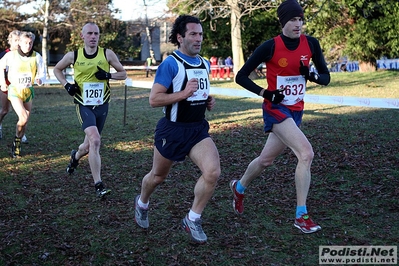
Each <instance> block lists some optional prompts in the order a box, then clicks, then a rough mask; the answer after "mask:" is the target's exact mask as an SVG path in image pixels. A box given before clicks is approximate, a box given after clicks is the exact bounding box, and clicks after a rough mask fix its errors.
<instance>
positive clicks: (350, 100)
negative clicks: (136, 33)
mask: <svg viewBox="0 0 399 266" xmlns="http://www.w3.org/2000/svg"><path fill="white" fill-rule="evenodd" d="M126 86H129V87H136V88H147V89H151V87H152V82H150V81H132V80H129V79H127V80H126ZM211 94H215V95H224V96H233V97H246V98H260V96H258V95H256V94H254V93H252V92H250V91H248V90H238V89H232V88H219V87H211ZM304 101H305V103H315V104H334V105H348V106H361V107H373V108H392V109H399V99H394V98H365V97H349V96H326V95H315V94H306V95H305V99H304Z"/></svg>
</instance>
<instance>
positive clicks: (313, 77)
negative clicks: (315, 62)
mask: <svg viewBox="0 0 399 266" xmlns="http://www.w3.org/2000/svg"><path fill="white" fill-rule="evenodd" d="M299 62H300V64H301V66H300V67H299V72H300V73H301V75H302V76H303V77H304V78H305V79H306V80H309V81H313V82H316V81H317V80H318V79H319V75H318V74H317V73H315V72H310V71H309V67H307V66H305V65H304V64H303V62H302V60H301V61H299Z"/></svg>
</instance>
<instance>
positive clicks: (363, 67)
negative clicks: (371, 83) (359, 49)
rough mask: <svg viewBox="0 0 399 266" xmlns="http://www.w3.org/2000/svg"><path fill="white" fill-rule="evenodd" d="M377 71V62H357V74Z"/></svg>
mask: <svg viewBox="0 0 399 266" xmlns="http://www.w3.org/2000/svg"><path fill="white" fill-rule="evenodd" d="M374 71H377V62H363V61H360V62H359V72H374Z"/></svg>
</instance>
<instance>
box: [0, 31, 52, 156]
mask: <svg viewBox="0 0 399 266" xmlns="http://www.w3.org/2000/svg"><path fill="white" fill-rule="evenodd" d="M34 41H35V34H33V33H32V32H25V31H23V32H21V33H20V36H19V40H18V48H17V50H13V51H10V52H8V53H6V54H5V55H4V57H3V58H2V59H1V60H0V69H6V68H7V76H8V82H9V85H7V82H6V78H5V72H4V71H0V82H1V83H0V85H1V90H2V91H7V89H8V100H9V101H10V102H11V105H12V107H13V109H14V111H15V113H16V114H17V116H18V122H17V125H16V128H15V137H14V141H13V143H12V148H11V155H12V157H14V158H15V157H18V156H20V155H21V139H22V137H23V136H24V133H25V130H26V127H27V124H28V121H29V116H30V112H31V110H32V100H33V98H34V96H35V90H34V88H33V84H34V83H36V84H38V85H42V84H43V83H44V81H45V79H46V69H45V66H44V63H43V58H42V57H41V55H40V54H38V53H37V52H35V51H34V50H33V43H34Z"/></svg>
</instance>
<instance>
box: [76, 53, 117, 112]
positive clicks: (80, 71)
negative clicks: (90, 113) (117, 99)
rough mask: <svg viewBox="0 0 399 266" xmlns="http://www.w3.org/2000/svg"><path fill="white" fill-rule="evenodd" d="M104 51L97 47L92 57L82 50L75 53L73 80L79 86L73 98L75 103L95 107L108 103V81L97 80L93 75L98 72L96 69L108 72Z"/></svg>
mask: <svg viewBox="0 0 399 266" xmlns="http://www.w3.org/2000/svg"><path fill="white" fill-rule="evenodd" d="M105 51H106V50H105V49H104V48H101V47H98V49H97V51H96V52H95V53H94V54H93V55H88V54H86V53H85V51H84V49H83V48H80V49H79V50H78V51H76V52H75V57H76V60H75V63H74V65H73V69H74V78H75V83H76V84H77V85H78V86H79V92H78V93H76V94H75V96H74V102H75V103H79V104H82V105H86V106H95V105H102V104H104V103H107V102H109V100H110V96H111V92H110V86H109V83H108V80H99V79H97V78H96V76H95V75H94V74H95V73H96V72H97V71H98V68H97V67H100V68H102V69H103V70H105V71H107V72H109V69H110V65H109V63H108V60H107V58H106V56H105Z"/></svg>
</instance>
